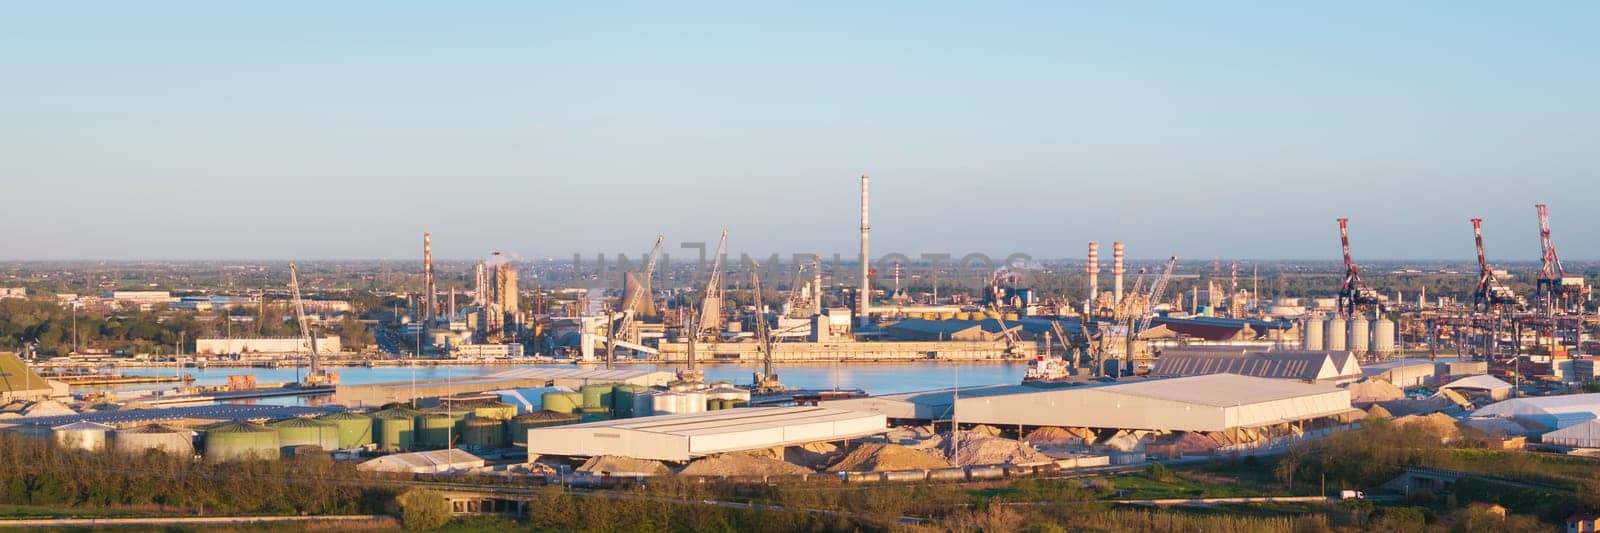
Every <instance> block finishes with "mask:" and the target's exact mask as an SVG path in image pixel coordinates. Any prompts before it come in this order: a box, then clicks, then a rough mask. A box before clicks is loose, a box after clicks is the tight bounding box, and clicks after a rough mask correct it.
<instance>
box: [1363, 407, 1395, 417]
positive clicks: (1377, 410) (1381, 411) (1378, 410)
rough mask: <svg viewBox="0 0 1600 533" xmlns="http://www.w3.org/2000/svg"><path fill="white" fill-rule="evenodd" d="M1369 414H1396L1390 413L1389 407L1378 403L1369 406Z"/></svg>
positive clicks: (1382, 415)
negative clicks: (1385, 407) (1386, 407)
mask: <svg viewBox="0 0 1600 533" xmlns="http://www.w3.org/2000/svg"><path fill="white" fill-rule="evenodd" d="M1367 416H1370V417H1372V418H1394V414H1392V413H1390V412H1389V410H1388V409H1384V408H1383V406H1382V405H1378V404H1372V407H1368V408H1367Z"/></svg>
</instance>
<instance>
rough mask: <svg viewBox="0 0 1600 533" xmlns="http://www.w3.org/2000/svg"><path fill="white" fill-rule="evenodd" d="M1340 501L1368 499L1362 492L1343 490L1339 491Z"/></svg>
mask: <svg viewBox="0 0 1600 533" xmlns="http://www.w3.org/2000/svg"><path fill="white" fill-rule="evenodd" d="M1339 499H1340V500H1365V499H1367V493H1365V492H1361V491H1359V490H1341V491H1339Z"/></svg>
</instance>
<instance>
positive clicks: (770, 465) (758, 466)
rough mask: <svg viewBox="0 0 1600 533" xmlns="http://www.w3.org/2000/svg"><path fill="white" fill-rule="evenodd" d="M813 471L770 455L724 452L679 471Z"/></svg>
mask: <svg viewBox="0 0 1600 533" xmlns="http://www.w3.org/2000/svg"><path fill="white" fill-rule="evenodd" d="M809 473H811V470H810V469H808V468H805V467H803V466H797V465H793V464H790V463H786V462H783V461H780V460H778V459H774V458H772V457H771V456H770V455H755V454H745V453H724V454H718V455H712V456H707V457H701V458H700V459H697V460H695V461H694V462H692V463H689V466H686V467H684V468H683V470H680V471H678V475H680V476H704V477H723V476H798V475H805V474H809Z"/></svg>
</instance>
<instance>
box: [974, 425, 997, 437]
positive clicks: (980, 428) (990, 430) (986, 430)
mask: <svg viewBox="0 0 1600 533" xmlns="http://www.w3.org/2000/svg"><path fill="white" fill-rule="evenodd" d="M967 431H971V432H973V433H982V434H984V435H988V436H991V437H998V436H1000V428H997V427H994V426H990V425H987V424H978V425H976V426H972V429H970V430H967Z"/></svg>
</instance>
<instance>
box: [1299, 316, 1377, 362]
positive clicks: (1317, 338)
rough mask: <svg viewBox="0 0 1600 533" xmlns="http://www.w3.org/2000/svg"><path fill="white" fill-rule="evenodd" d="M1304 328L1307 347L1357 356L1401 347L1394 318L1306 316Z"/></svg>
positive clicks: (1302, 342)
mask: <svg viewBox="0 0 1600 533" xmlns="http://www.w3.org/2000/svg"><path fill="white" fill-rule="evenodd" d="M1304 328H1305V329H1304V331H1302V332H1301V334H1302V339H1301V346H1302V349H1305V350H1314V351H1321V350H1328V351H1346V350H1348V351H1351V352H1354V353H1355V354H1356V355H1367V354H1369V353H1370V354H1374V355H1379V356H1387V355H1393V354H1394V353H1395V352H1396V351H1397V348H1398V346H1399V341H1398V339H1397V337H1396V336H1395V324H1394V321H1393V320H1389V319H1387V318H1379V319H1377V320H1367V319H1366V318H1360V317H1357V318H1351V319H1348V320H1347V319H1345V318H1343V317H1339V316H1334V317H1331V318H1326V319H1324V318H1319V317H1311V318H1308V319H1306V322H1305V326H1304Z"/></svg>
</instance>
